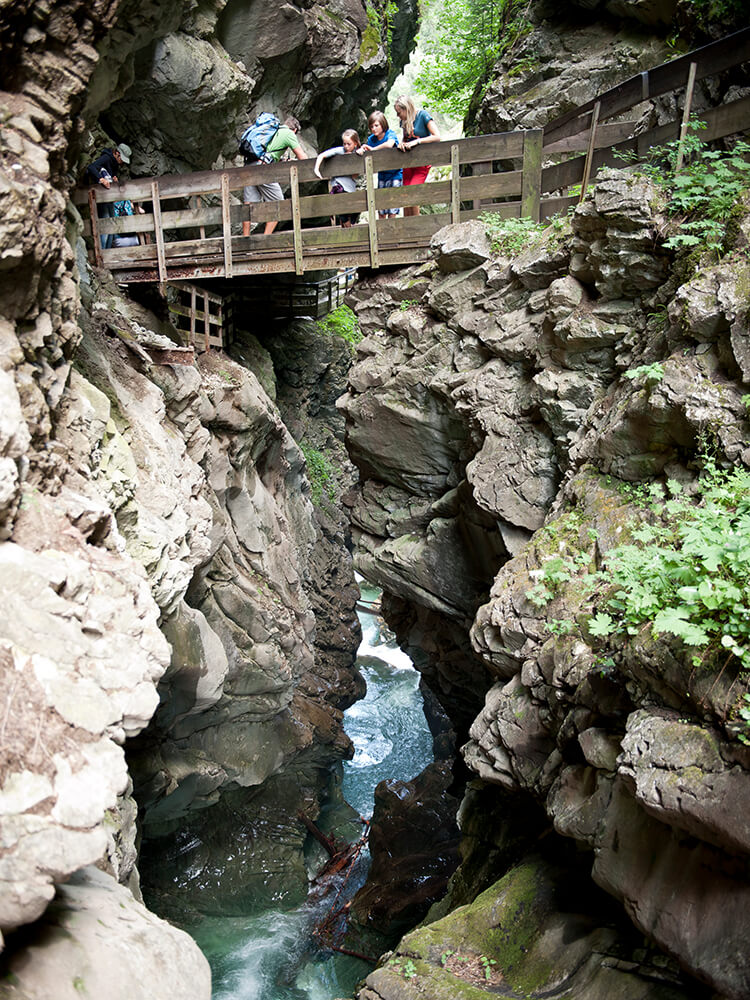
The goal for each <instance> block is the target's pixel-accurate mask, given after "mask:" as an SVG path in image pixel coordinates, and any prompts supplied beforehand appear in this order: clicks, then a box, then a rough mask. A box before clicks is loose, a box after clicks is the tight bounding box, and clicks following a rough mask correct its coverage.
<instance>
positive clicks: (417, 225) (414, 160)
mask: <svg viewBox="0 0 750 1000" xmlns="http://www.w3.org/2000/svg"><path fill="white" fill-rule="evenodd" d="M748 60H750V28H748V29H745V30H743V31H740V32H737V33H736V34H735V35H732V36H729V37H728V38H725V39H722V40H721V41H719V42H714V43H712V44H711V45H707V46H705V47H704V48H702V49H698V50H696V51H694V52H692V53H689V54H688V55H686V56H683V57H681V58H679V59H675V60H673V61H672V62H669V63H664V64H663V65H661V66H659V67H657V68H655V69H652V70H649V71H648V72H645V73H640V74H638V75H637V76H634V77H632V78H631V79H630V80H627V81H625V82H624V83H622V84H619V85H618V86H617V87H614V88H612V90H610V91H607V92H606V93H605V94H602V95H600V96H599V97H598V98H596V99H595V100H594V101H590V102H589V103H588V104H586V105H583V106H582V107H580V108H576V109H575V111H572V112H570V113H569V114H566V115H564V116H562V117H560V118H558V119H556V120H555V121H553V122H551V123H549V124H548V125H547V126H546V127H545V128H544V130H541V129H530V130H526V131H519V132H506V133H500V134H495V135H487V136H477V137H475V138H469V139H460V140H455V141H450V142H440V143H430V144H429V145H422V146H418V147H415V148H414V149H413V150H410V151H409V152H407V153H402V152H400V151H397V150H383V151H380V150H379V151H377V152H375V153H373V154H372V155H366V156H364V157H359V156H357V155H356V154H349V155H347V156H338V157H332V158H331V159H329V160H327V161H326V162H325V164H324V169H323V173H324V176H333V175H335V174H357V175H359V176H361V177H363V179H364V184H363V188H362V190H358V191H355V192H354V193H352V194H337V195H330V194H317V195H308V194H303V193H300V185H303V186H304V185H307V184H310V183H315V182H317V178H316V177H315V175H314V173H313V162H314V161H313V160H311V159H309V160H301V161H294V162H293V163H276V164H269V165H255V166H248V167H237V168H231V169H227V170H223V171H203V172H200V173H193V174H178V175H172V176H166V177H159V178H146V179H142V180H132V181H127V182H126V183H124V184H121V185H119V186H114V187H113V188H112V189H110V190H109V191H106V190H104V189H103V188H92V189H89V190H88V191H78V192H76V195H75V199H74V200H76V201H77V202H78V203H86V202H88V205H89V223H88V228H87V232H88V234H89V235H90V236H91V237H92V245H93V252H94V255H95V257H96V261H97V263H98V264H99V265H103V266H105V267H107V268H109V269H110V270H112V271H113V272H115V273H116V274H117V278H118V280H119V281H127V282H130V281H159V282H165V281H167V280H175V279H190V278H196V277H224V278H232V277H235V276H239V275H246V274H264V273H274V272H284V271H292V272H295V273H296V274H302V273H304V272H305V271H309V270H321V269H329V268H334V269H337V268H341V267H352V266H354V267H356V266H370V267H379V266H381V265H386V264H405V263H413V262H416V261H420V260H426V259H427V258H428V257H429V253H430V251H429V244H430V239H431V237H432V236H433V234H434V233H435V232H437V230H438V229H440V228H442V227H443V226H444V225H446V224H447V223H449V222H459V221H464V220H466V219H471V218H475V217H476V216H477V215H478V214H480V212H482V211H487V210H491V211H493V212H498V213H499V214H501V215H503V216H506V217H511V216H515V217H518V216H524V217H529V218H531V219H534V220H539V219H545V218H549V217H550V216H552V215H554V214H555V213H557V212H560V211H564V210H565V209H566V208H567V207H568V206H570V205H571V204H574V203H575V202H576V201H577V200H578V199H579V198H580V197H582V194H583V193H585V190H586V186H587V184H588V182H589V181H590V179H591V178H592V177H593V176H595V174H596V172H597V170H598V169H599V168H600V167H602V166H604V165H617V164H618V163H621V160H619V159H618V158H617V157H618V154H619V153H622V152H625V151H626V150H630V151H632V152H634V153H635V155H636V156H637V157H643V156H645V154H646V153H647V151H648V150H649V149H650V148H651V147H653V146H655V145H660V144H662V143H664V142H666V141H669V140H670V139H672V138H679V137H681V136H682V137H684V134H685V130H686V128H687V122H688V119H689V116H690V109H691V105H692V101H693V89H694V86H695V83H696V81H697V80H700V79H702V78H704V77H706V76H710V75H714V74H716V73H719V72H723V71H725V70H728V69H731V68H732V67H734V66H738V65H740V64H742V63H743V62H746V61H748ZM683 89H684V91H685V93H684V97H683V102H682V103H683V106H684V111H683V114H682V118H681V120H680V121H674V122H670V123H668V124H666V125H663V126H660V127H659V128H655V129H651V130H650V131H648V132H645V133H643V134H641V135H638V136H634V135H633V130H634V126H635V123H634V122H632V121H616V122H608V121H607V119H610V118H612V117H616V116H619V117H621V116H622V115H624V114H625V113H626V112H627V111H629V110H630V109H631V108H634V107H636V106H637V105H639V104H641V103H643V102H644V101H645V100H648V99H650V98H653V97H656V96H659V95H661V94H665V93H668V92H671V91H680V90H683ZM700 117H701V119H702V120H703V121H704V122H705V123H706V125H707V128H706V130H705V132H703V133H702V135H703V136H704V137H705V138H706V139H715V138H719V137H721V136H726V135H730V134H733V133H735V132H739V131H744V130H745V129H747V128H748V127H750V98H743V99H740V100H737V101H735V102H733V103H732V104H727V105H723V106H721V107H718V108H715V109H713V110H711V111H702V112H701V115H700ZM579 153H583V154H584V155H576V154H579ZM571 154H572V156H571ZM555 159H557V160H560V162H556V163H554V162H550V161H551V160H555ZM543 160H544V164H546V165H543ZM426 164H431V165H433V166H435V167H441V168H444V172H445V173H448V174H449V176H448V177H447V178H446V179H440V180H437V181H434V182H430V183H425V184H422V185H415V186H410V187H406V188H382V189H378V188H377V187H376V186H375V181H374V171H375V170H376V169H383V170H387V169H393V168H394V167H399V166H423V165H426ZM508 167H510V168H508ZM513 168H515V169H513ZM273 181H278V182H281V183H282V184H285V185H287V186H288V188H289V190H290V196H289V198H288V199H286V200H284V201H281V202H263V203H260V204H254V205H243V204H242V203H241V198H242V188H243V186H244V185H246V184H260V183H270V182H273ZM572 187H578V188H579V191H578V192H576V193H571V191H570V188H572ZM122 199H130V200H131V201H133V202H140V203H141V204H142V205H143V207H145V208H146V211H145V214H142V215H134V216H127V217H119V218H116V219H115V218H113V219H109V218H101V219H100V218H98V217H97V211H96V206H97V204H98V203H101V202H114V201H120V200H122ZM407 205H420V206H431V207H432V209H433V212H432V213H431V214H427V215H418V216H410V217H406V218H397V219H394V218H390V219H378V218H377V213H378V211H379V210H382V209H386V208H401V207H404V206H407ZM354 213H360V214H362V215H363V217H364V218H365V219H366V221H365V222H364V223H363V224H360V225H355V226H352V227H351V228H349V229H343V228H339V227H337V226H332V225H330V224H329V217H330V216H332V215H340V214H354ZM248 219H249V220H250V221H251V222H253V223H257V224H259V226H260V227H262V226H263V225H264V224H265V223H266V222H268V221H271V220H274V221H277V222H283V223H291V231H282V232H276V233H273V234H270V235H268V236H265V235H262V234H261V233H260V232H258V233H253V234H252V235H251V236H247V237H246V236H241V235H239V233H240V231H241V224H242V222H243V221H246V220H248ZM108 233H135V234H139V235H141V237H142V238H143V239H144V240H148V242H144V243H143V244H141V245H139V246H135V247H123V248H119V249H111V250H102V249H101V246H100V240H99V236H100V235H106V234H108Z"/></svg>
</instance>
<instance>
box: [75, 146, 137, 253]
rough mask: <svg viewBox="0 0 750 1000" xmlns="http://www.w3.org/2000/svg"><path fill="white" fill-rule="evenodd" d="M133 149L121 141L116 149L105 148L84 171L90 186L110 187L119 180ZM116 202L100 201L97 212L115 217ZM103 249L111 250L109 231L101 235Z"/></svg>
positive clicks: (103, 217) (108, 217)
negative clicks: (119, 174)
mask: <svg viewBox="0 0 750 1000" xmlns="http://www.w3.org/2000/svg"><path fill="white" fill-rule="evenodd" d="M131 153H132V150H131V149H130V146H126V145H125V143H124V142H121V143H120V145H119V146H115V147H114V149H103V150H102V152H101V154H100V155H99V157H98V158H97V159H96V160H94V162H93V163H90V164H89V165H88V167H86V169H85V170H84V172H83V180H84V182H85V184H86V185H87V186H88V187H94V185H96V184H101V186H102V187H103V188H107V189H108V190H109V188H110V187H111V186H112V181H114V182H115V183H117V182H118V177H117V175H118V173H119V168H120V166H121V165H122V164H123V163H130V156H131ZM113 206H114V202H111V201H104V202H102V201H100V202H98V203H97V206H96V214H97V215H98V216H99V218H100V219H112V218H114V215H115V213H114V208H113ZM99 239H100V240H101V244H102V249H103V250H109V248H110V247H111V246H112V243H113V234H112V233H107V235H106V236H100V237H99Z"/></svg>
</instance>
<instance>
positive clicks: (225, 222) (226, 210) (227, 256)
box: [221, 174, 232, 278]
mask: <svg viewBox="0 0 750 1000" xmlns="http://www.w3.org/2000/svg"><path fill="white" fill-rule="evenodd" d="M221 223H222V228H223V232H224V277H225V278H231V277H232V214H231V208H230V203H229V175H228V174H222V175H221Z"/></svg>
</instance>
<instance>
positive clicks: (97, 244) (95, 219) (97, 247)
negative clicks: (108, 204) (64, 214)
mask: <svg viewBox="0 0 750 1000" xmlns="http://www.w3.org/2000/svg"><path fill="white" fill-rule="evenodd" d="M89 217H90V219H91V235H92V236H93V237H94V260H95V261H96V266H97V267H101V266H102V241H101V239H100V237H99V213H98V212H97V210H96V188H95V187H90V188H89Z"/></svg>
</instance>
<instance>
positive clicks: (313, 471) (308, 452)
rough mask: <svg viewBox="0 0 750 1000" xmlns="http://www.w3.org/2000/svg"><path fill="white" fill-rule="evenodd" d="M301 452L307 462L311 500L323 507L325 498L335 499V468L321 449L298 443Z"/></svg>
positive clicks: (317, 505)
mask: <svg viewBox="0 0 750 1000" xmlns="http://www.w3.org/2000/svg"><path fill="white" fill-rule="evenodd" d="M300 448H301V449H302V454H303V455H304V456H305V462H306V464H307V478H308V480H309V481H310V490H311V494H312V502H313V504H314V505H315V506H316V507H325V501H326V499H327V500H329V501H331V502H333V501H335V500H336V478H335V470H334V467H333V465H332V464H331V462H330V461H329V459H328V458H327V457H326V455H324V454H323V452H322V451H318V450H317V449H316V448H313V447H311V446H310V445H307V444H305V443H304V442H303V443H302V444H300Z"/></svg>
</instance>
